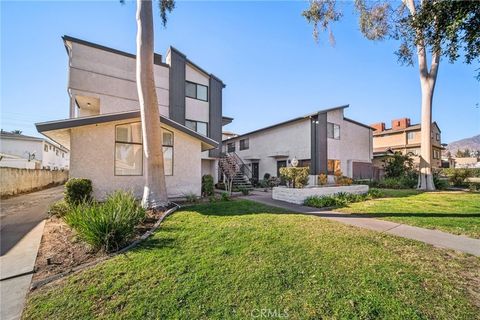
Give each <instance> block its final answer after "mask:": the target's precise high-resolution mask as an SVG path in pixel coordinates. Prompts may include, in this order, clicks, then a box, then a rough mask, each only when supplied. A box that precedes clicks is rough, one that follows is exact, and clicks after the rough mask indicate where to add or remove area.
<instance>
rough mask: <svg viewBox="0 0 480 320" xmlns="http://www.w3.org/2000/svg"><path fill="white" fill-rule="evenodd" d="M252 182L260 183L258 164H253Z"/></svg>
mask: <svg viewBox="0 0 480 320" xmlns="http://www.w3.org/2000/svg"><path fill="white" fill-rule="evenodd" d="M252 180H253V181H254V182H255V183H257V182H258V162H252Z"/></svg>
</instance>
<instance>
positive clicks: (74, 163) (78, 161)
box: [70, 119, 201, 199]
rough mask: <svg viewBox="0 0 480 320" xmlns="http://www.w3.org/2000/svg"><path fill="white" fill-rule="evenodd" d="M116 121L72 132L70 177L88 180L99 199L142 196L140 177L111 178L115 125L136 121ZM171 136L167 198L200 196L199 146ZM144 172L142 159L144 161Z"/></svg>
mask: <svg viewBox="0 0 480 320" xmlns="http://www.w3.org/2000/svg"><path fill="white" fill-rule="evenodd" d="M138 121H140V119H135V120H134V119H132V120H130V121H126V120H124V121H117V122H110V123H107V124H100V125H91V126H83V127H77V128H73V129H72V136H71V150H72V151H71V155H70V158H71V168H70V176H71V177H75V178H88V179H91V180H92V184H93V190H94V196H95V197H96V198H98V199H102V198H104V197H105V195H107V194H109V193H112V192H113V191H115V190H118V189H123V190H127V191H129V190H131V191H132V192H133V193H134V194H135V196H136V197H138V198H140V197H141V196H142V194H143V186H144V176H115V175H114V162H115V154H114V152H115V141H114V139H115V125H117V124H123V123H131V122H138ZM165 127H166V128H167V129H168V130H170V131H173V134H174V155H173V162H174V168H173V176H166V183H167V191H168V196H169V197H181V196H183V195H184V194H186V193H190V192H193V193H195V194H197V195H200V193H201V159H200V154H201V143H200V141H199V140H196V139H194V138H192V137H191V136H189V135H186V134H184V133H183V132H180V131H178V130H176V129H173V128H170V127H168V126H165ZM143 168H144V172H145V159H144V166H143Z"/></svg>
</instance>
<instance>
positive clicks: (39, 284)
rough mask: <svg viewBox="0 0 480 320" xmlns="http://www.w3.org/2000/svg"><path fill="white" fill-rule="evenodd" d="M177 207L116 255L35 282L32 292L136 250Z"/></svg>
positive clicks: (167, 212) (168, 211)
mask: <svg viewBox="0 0 480 320" xmlns="http://www.w3.org/2000/svg"><path fill="white" fill-rule="evenodd" d="M174 205H175V207H173V208H171V209H168V210H167V211H165V213H164V214H163V215H162V216H161V217H160V218H159V219H158V221H157V222H155V224H154V225H153V227H152V228H151V229H150V230H148V231H147V232H145V233H144V234H143V235H142V236H141V237H140V238H139V239H137V240H135V241H134V242H132V243H131V244H129V245H128V246H126V247H124V248H122V249H120V250H119V251H117V252H114V253H111V254H109V255H107V256H105V257H102V258H99V259H96V260H94V261H90V262H87V263H84V264H81V265H78V266H76V267H73V268H72V269H70V270H68V271H65V272H62V273H59V274H56V275H53V276H50V277H48V278H46V279H42V280H39V281H35V282H32V284H31V285H30V291H33V290H36V289H38V288H41V287H43V286H44V285H46V284H49V283H52V282H54V281H56V280H59V279H62V278H64V277H66V276H68V275H71V274H74V273H78V272H80V271H82V270H85V269H87V268H89V267H93V266H95V265H97V264H99V263H100V262H104V261H106V260H109V259H111V258H113V257H115V256H118V255H120V254H122V253H125V252H127V251H129V250H131V249H133V248H135V247H136V246H137V245H139V244H140V243H141V242H143V241H145V239H147V238H148V237H150V236H151V235H152V234H153V233H154V232H155V231H156V230H157V229H158V228H159V227H160V224H161V223H162V222H163V220H164V219H165V218H166V217H168V216H169V215H171V214H172V213H174V212H175V211H177V210H178V209H180V208H181V206H180V205H178V204H176V203H174Z"/></svg>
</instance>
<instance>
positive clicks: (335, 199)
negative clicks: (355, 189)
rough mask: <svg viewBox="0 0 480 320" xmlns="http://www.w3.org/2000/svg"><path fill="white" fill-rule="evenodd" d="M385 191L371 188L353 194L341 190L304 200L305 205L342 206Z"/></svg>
mask: <svg viewBox="0 0 480 320" xmlns="http://www.w3.org/2000/svg"><path fill="white" fill-rule="evenodd" d="M382 196H383V193H382V192H381V191H380V190H378V189H371V190H370V191H368V193H365V194H353V193H346V192H340V193H336V194H334V195H330V196H310V197H308V198H307V199H305V201H304V203H303V204H304V205H306V206H309V207H315V208H325V207H341V206H345V205H347V204H349V203H354V202H361V201H365V200H369V199H374V198H380V197H382Z"/></svg>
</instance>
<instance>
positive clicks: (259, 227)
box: [24, 200, 480, 319]
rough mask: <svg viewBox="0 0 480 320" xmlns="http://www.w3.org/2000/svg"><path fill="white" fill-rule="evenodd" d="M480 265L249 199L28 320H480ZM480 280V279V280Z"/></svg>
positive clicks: (171, 221)
mask: <svg viewBox="0 0 480 320" xmlns="http://www.w3.org/2000/svg"><path fill="white" fill-rule="evenodd" d="M479 270H480V259H478V258H475V257H473V256H468V255H463V254H457V253H454V252H451V251H447V250H442V249H437V248H433V247H431V246H428V245H425V244H422V243H418V242H415V241H411V240H407V239H403V238H397V237H393V236H389V235H385V234H382V233H376V232H372V231H367V230H363V229H357V228H354V227H349V226H346V225H343V224H339V223H336V222H332V221H328V220H325V219H322V218H318V217H314V216H307V215H298V214H286V213H284V212H283V211H281V210H280V209H275V208H271V207H267V206H263V205H260V204H256V203H253V202H250V201H247V200H241V201H229V202H219V203H213V204H204V205H197V206H193V207H189V208H185V209H184V210H183V211H180V212H177V213H175V214H174V215H172V216H170V217H169V218H167V219H166V221H164V223H163V224H162V226H161V229H159V231H158V232H157V233H156V234H154V236H153V237H152V238H150V239H149V240H147V241H146V242H145V243H144V244H143V245H141V246H140V247H138V248H137V249H136V250H134V251H131V252H129V253H127V254H125V255H121V256H118V257H116V258H113V259H112V260H109V261H106V262H104V263H102V264H100V265H98V266H96V267H94V268H92V269H89V270H85V271H83V272H81V273H79V274H77V275H74V276H71V277H68V278H67V279H65V280H63V281H61V282H60V283H56V284H53V285H49V286H47V287H44V288H42V289H40V290H38V291H35V292H33V294H32V295H30V297H29V299H28V302H27V306H26V309H25V311H24V318H25V319H107V318H115V319H249V318H252V316H256V315H258V314H259V312H261V311H260V310H262V309H264V310H270V313H271V314H273V313H276V314H282V315H288V318H289V319H319V318H321V317H323V318H329V319H339V318H342V319H372V318H389V319H426V318H430V319H475V318H478V317H479V315H480V307H479V302H480V298H479V295H480V292H479V290H478V282H477V283H475V281H478V277H479ZM475 279H476V280H475Z"/></svg>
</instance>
